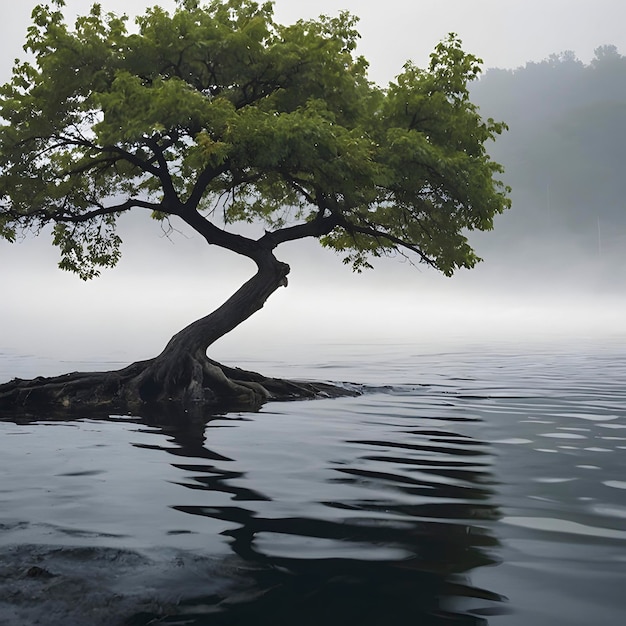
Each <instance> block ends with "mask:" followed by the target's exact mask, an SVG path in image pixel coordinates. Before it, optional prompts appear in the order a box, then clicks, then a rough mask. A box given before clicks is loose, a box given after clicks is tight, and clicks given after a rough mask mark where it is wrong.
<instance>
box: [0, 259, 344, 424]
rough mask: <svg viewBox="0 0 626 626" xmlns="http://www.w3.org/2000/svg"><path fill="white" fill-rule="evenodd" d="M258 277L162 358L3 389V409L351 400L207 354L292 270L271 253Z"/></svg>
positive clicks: (139, 410)
mask: <svg viewBox="0 0 626 626" xmlns="http://www.w3.org/2000/svg"><path fill="white" fill-rule="evenodd" d="M255 261H256V263H257V267H258V271H257V273H256V274H255V275H254V276H253V277H252V278H251V279H250V280H248V281H247V282H246V283H245V284H244V285H242V286H241V287H240V288H239V289H238V290H237V291H236V292H235V293H234V294H233V295H232V296H231V297H230V298H229V299H228V300H227V301H226V302H225V303H224V304H223V305H222V306H220V307H219V308H218V309H216V310H215V311H214V312H213V313H211V314H209V315H207V316H206V317H203V318H201V319H199V320H197V321H195V322H193V323H192V324H190V325H189V326H187V327H186V328H184V329H183V330H181V331H180V332H178V333H177V334H176V335H174V336H173V337H172V339H170V341H169V342H168V344H167V346H166V347H165V349H164V350H163V352H161V354H160V355H159V356H157V357H156V358H154V359H151V360H148V361H140V362H137V363H133V364H132V365H129V366H128V367H126V368H124V369H122V370H117V371H112V372H89V373H79V372H75V373H73V374H66V375H63V376H57V377H53V378H36V379H34V380H20V379H15V380H13V381H11V382H9V383H5V384H3V385H0V409H2V410H5V411H6V410H14V411H19V412H22V413H23V412H24V411H25V410H26V411H30V410H34V411H39V410H41V409H46V410H60V411H61V412H62V413H64V414H66V413H67V411H72V412H74V411H79V412H80V411H85V410H86V409H89V410H94V409H95V410H98V409H99V410H104V411H106V412H110V411H121V412H124V413H127V412H128V413H135V414H139V415H141V414H143V413H145V412H153V411H155V410H163V409H164V408H165V407H168V406H169V407H171V408H173V409H175V410H178V409H180V408H182V409H184V410H185V411H192V412H193V411H196V410H199V411H202V410H204V409H206V408H209V409H211V410H213V411H225V410H237V409H241V410H243V409H245V410H256V409H258V408H259V407H260V406H261V405H262V404H263V403H264V402H265V401H266V400H268V399H279V400H284V399H294V398H306V397H308V398H312V397H316V396H320V395H323V396H337V395H352V394H353V392H351V391H348V390H345V389H343V388H341V387H335V386H333V385H330V384H326V383H302V382H293V381H286V380H281V379H275V378H266V377H264V376H262V375H261V374H257V373H255V372H248V371H245V370H241V369H238V368H229V367H225V366H223V365H220V364H219V363H217V362H215V361H212V360H211V359H209V358H208V357H207V355H206V351H207V349H208V347H209V346H210V345H211V344H213V343H214V342H215V341H217V339H219V338H220V337H223V336H224V335H225V334H226V333H228V332H230V331H231V330H233V329H234V328H235V327H237V326H238V325H239V324H241V323H242V322H243V321H245V320H246V319H248V318H249V317H250V316H251V315H253V314H254V313H255V312H256V311H258V310H259V309H261V308H262V307H263V305H264V304H265V301H266V300H267V298H268V297H269V296H270V295H271V294H272V293H273V292H274V291H276V290H277V289H278V288H279V287H280V286H283V285H285V286H286V284H287V274H288V273H289V266H288V265H287V264H286V263H282V262H280V261H278V260H277V259H276V258H275V257H274V255H273V254H272V252H271V251H269V250H268V251H264V253H263V254H261V255H258V258H256V259H255Z"/></svg>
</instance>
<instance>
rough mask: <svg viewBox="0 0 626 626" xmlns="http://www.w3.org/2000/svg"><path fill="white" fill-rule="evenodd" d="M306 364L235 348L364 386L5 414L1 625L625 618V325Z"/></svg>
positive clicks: (281, 369)
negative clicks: (274, 398) (143, 409)
mask: <svg viewBox="0 0 626 626" xmlns="http://www.w3.org/2000/svg"><path fill="white" fill-rule="evenodd" d="M294 360H295V359H293V351H289V350H286V351H285V352H284V353H283V354H282V355H281V354H280V353H279V352H276V353H275V354H274V355H272V356H271V358H269V357H268V358H267V360H266V361H263V360H256V361H252V360H249V359H248V361H247V362H245V359H243V358H240V359H237V361H238V363H239V364H240V365H242V366H245V367H249V368H255V369H259V370H262V371H263V372H264V373H267V374H273V375H281V374H282V375H285V373H287V374H288V375H289V376H291V377H302V378H315V379H323V380H339V381H354V382H359V383H364V384H365V385H366V387H365V393H364V394H363V395H362V396H360V397H357V398H342V399H333V400H316V401H308V402H293V403H270V404H267V405H266V406H265V407H264V408H263V409H262V411H261V412H260V413H257V414H246V413H238V414H231V415H226V416H214V417H207V420H206V422H205V421H202V422H198V421H194V420H191V419H185V418H184V416H181V417H180V418H179V419H177V420H175V421H172V420H169V421H168V422H165V421H164V420H163V419H161V420H160V421H159V420H158V419H156V418H155V419H153V420H148V421H147V422H146V421H144V422H140V421H138V420H135V419H133V418H129V417H123V416H111V418H110V419H109V420H94V419H88V418H85V419H80V420H73V421H65V422H64V421H52V420H45V419H41V420H40V421H37V422H32V421H29V420H16V421H13V422H10V421H0V555H1V559H0V624H2V626H5V625H6V626H16V625H22V624H32V623H40V624H45V625H49V626H55V625H57V624H58V625H61V624H63V625H65V624H71V625H76V626H83V625H85V626H87V625H89V626H91V625H98V624H102V625H104V624H107V625H115V624H128V625H130V624H211V625H212V624H216V625H221V624H272V625H283V624H284V625H287V624H298V625H309V624H311V625H312V624H327V625H331V626H333V625H339V624H341V625H344V624H362V625H369V624H372V625H373V624H377V625H379V624H391V625H395V624H425V625H443V624H446V625H447V624H470V625H479V624H480V625H484V624H490V625H493V626H518V625H519V626H521V625H526V624H533V625H534V626H548V625H549V626H557V625H559V624H563V625H565V624H567V625H568V626H576V625H580V626H583V625H585V626H587V625H588V624H590V623H594V624H618V623H621V619H622V618H623V614H624V611H625V610H626V600H624V596H623V587H624V582H625V580H626V475H625V473H624V467H626V465H625V464H624V458H625V456H626V387H625V386H624V380H626V343H625V342H624V340H623V339H621V340H613V341H608V340H607V341H604V342H577V343H567V342H566V343H560V344H546V345H538V344H536V345H524V346H520V345H515V344H511V343H506V342H499V343H492V344H476V345H469V346H468V345H464V346H460V345H456V344H453V343H451V344H449V345H446V346H443V347H442V346H437V347H432V346H431V347H430V348H428V347H425V346H401V345H397V346H394V345H387V346H381V345H377V346H361V347H355V346H353V345H346V346H339V345H334V346H317V347H315V348H311V349H310V351H309V352H308V353H306V354H305V353H304V352H299V353H298V359H297V360H298V363H294ZM64 365H72V367H66V368H65V369H76V367H74V365H75V364H58V363H57V364H54V363H49V362H48V363H46V362H43V361H42V360H40V359H39V360H38V359H34V358H19V357H17V356H15V355H4V356H3V359H2V360H1V361H0V378H3V379H7V378H9V377H10V375H11V374H15V373H17V372H16V369H18V370H19V369H20V368H21V370H20V372H19V373H21V374H24V373H28V370H29V368H30V369H32V370H33V371H31V372H30V374H32V375H34V374H37V373H42V370H46V369H54V368H55V367H56V368H61V369H63V366H64ZM90 365H91V364H90ZM82 366H83V367H84V364H83V365H82ZM89 368H91V367H89ZM36 370H38V371H36Z"/></svg>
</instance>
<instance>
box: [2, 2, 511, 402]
mask: <svg viewBox="0 0 626 626" xmlns="http://www.w3.org/2000/svg"><path fill="white" fill-rule="evenodd" d="M356 23H357V20H356V18H355V17H353V16H351V15H349V14H348V13H345V12H344V13H340V14H339V15H338V16H336V17H324V16H322V17H320V18H318V19H316V20H308V21H305V20H302V21H298V22H296V23H295V24H291V25H281V24H277V23H276V22H275V21H274V19H273V10H272V4H271V3H269V2H268V3H264V4H259V3H257V2H253V1H252V0H222V1H220V0H213V1H212V2H209V3H208V4H206V5H204V4H200V3H199V2H196V1H194V0H180V1H179V2H178V6H177V8H176V10H175V11H174V12H172V13H168V12H166V11H165V10H163V9H161V8H159V7H154V8H151V9H148V10H147V11H146V12H145V14H144V15H142V16H141V17H139V18H138V19H137V21H136V25H135V26H134V27H133V28H130V27H129V25H128V20H127V18H126V17H124V16H117V15H114V14H112V13H106V12H104V11H103V10H102V8H101V6H100V5H99V4H94V5H93V7H92V9H91V11H90V13H89V14H88V15H85V16H82V17H79V18H78V19H77V20H76V22H75V24H74V26H73V27H70V26H68V24H67V23H66V21H65V19H64V17H63V1H62V0H56V2H53V3H52V4H51V5H39V6H37V7H36V8H35V10H34V12H33V24H32V26H31V27H30V28H29V30H28V36H27V40H26V45H25V49H26V50H27V51H28V52H29V53H31V56H32V61H27V62H22V63H17V64H16V65H15V67H14V71H13V77H12V80H11V81H10V82H9V83H8V84H6V85H4V86H3V87H2V88H0V117H1V118H2V120H4V122H3V123H2V124H1V125H0V234H1V235H2V236H3V237H4V238H5V239H7V240H9V241H13V240H14V239H15V238H16V237H17V236H18V234H20V233H23V232H25V231H34V232H39V231H40V230H41V229H42V227H44V226H45V225H47V224H52V225H53V226H54V230H53V241H54V244H55V245H57V246H58V247H59V249H60V252H61V261H60V266H61V267H62V268H63V269H66V270H71V271H74V272H77V273H78V274H79V275H80V276H81V277H82V278H85V279H86V278H91V277H93V276H95V275H97V273H98V272H99V269H100V268H101V267H107V266H113V265H115V263H116V262H117V261H118V259H119V257H120V243H121V241H120V238H119V236H118V235H117V233H116V219H117V218H118V217H119V216H120V215H121V214H123V213H124V212H127V211H131V210H136V209H144V210H147V211H149V212H151V214H152V215H153V216H154V217H155V218H156V219H160V220H163V219H168V220H169V219H180V220H182V221H183V222H185V223H186V224H187V225H188V226H190V227H191V228H193V229H195V230H196V231H197V232H198V233H200V234H201V235H202V236H203V237H204V238H205V239H206V241H207V242H208V243H209V244H214V245H217V246H221V247H223V248H226V249H229V250H231V251H233V252H235V253H238V254H242V255H245V256H247V257H249V258H250V259H252V260H253V261H254V262H255V263H256V264H257V266H258V268H259V271H258V273H257V275H256V276H255V277H254V278H253V279H251V280H250V281H249V282H248V283H246V285H244V286H243V287H242V288H241V289H240V290H239V291H238V292H237V293H236V294H235V295H234V296H233V297H232V298H231V299H230V300H229V301H228V302H227V303H225V305H223V306H222V307H220V309H218V310H217V311H216V312H214V313H213V314H211V315H209V316H207V317H206V318H203V319H202V320H198V321H197V322H195V323H194V324H192V325H191V326H189V327H188V328H187V329H184V330H183V331H181V332H180V333H178V335H176V336H175V337H174V338H173V339H172V340H171V341H170V343H169V344H168V346H167V347H166V349H165V351H164V352H163V353H162V354H161V355H160V357H157V359H156V362H157V365H158V367H157V366H156V365H154V364H152V365H151V366H150V367H151V369H150V372H149V373H148V374H146V373H145V372H143V373H142V374H141V375H138V378H137V376H136V377H135V382H134V383H133V385H132V386H133V390H134V391H133V393H134V392H135V391H136V390H137V389H138V388H139V389H140V391H139V395H140V396H141V397H142V398H144V397H145V396H146V395H151V394H152V395H154V394H155V393H156V392H155V389H157V388H161V387H163V386H165V387H167V384H166V383H168V384H169V383H171V385H170V387H172V386H175V385H178V386H180V385H183V387H184V393H185V394H187V397H191V398H193V399H198V398H200V396H203V394H204V395H206V387H207V385H206V378H207V377H208V378H211V380H213V382H215V380H216V379H215V375H214V370H212V369H211V367H212V366H211V367H209V366H208V365H207V363H206V361H205V359H206V348H207V347H208V346H209V345H210V344H211V343H212V342H213V341H214V340H215V339H216V338H218V337H219V336H221V335H223V334H224V333H225V332H228V331H229V330H231V329H232V328H234V327H235V326H236V325H237V324H239V323H240V322H241V321H243V320H244V319H246V318H247V317H249V316H250V315H251V314H252V313H254V311H256V310H258V309H259V308H260V307H261V306H262V305H263V302H264V301H265V299H266V298H267V297H268V296H269V295H270V294H271V293H272V292H273V291H274V290H275V289H276V288H277V287H278V286H280V285H283V284H286V274H287V273H288V271H289V268H288V266H287V265H285V264H284V263H280V262H279V261H278V260H277V259H276V258H275V257H274V254H273V251H274V250H275V248H276V247H277V246H278V245H280V244H281V243H284V242H287V241H293V240H297V239H301V238H305V237H315V238H318V239H320V241H321V243H322V244H323V245H325V246H327V247H330V248H332V249H334V250H336V251H338V252H340V253H341V254H342V255H343V257H344V260H345V262H347V263H351V264H352V265H353V267H354V268H355V269H357V270H360V269H361V268H363V267H368V266H369V263H370V260H371V259H372V257H378V256H381V255H384V254H387V253H389V252H392V251H399V252H401V253H403V254H409V255H412V256H415V257H416V258H417V260H419V261H421V262H425V263H428V264H430V265H432V266H434V267H435V268H437V269H439V270H440V271H442V272H443V273H445V274H447V275H450V274H452V273H453V272H454V270H455V269H457V268H459V267H472V266H473V265H474V264H475V263H476V262H477V261H478V258H477V256H476V255H475V254H474V252H473V250H472V249H471V247H470V246H469V245H468V242H467V239H466V234H467V232H468V231H470V230H473V229H479V230H488V229H490V228H491V227H492V224H493V221H492V220H493V217H494V215H495V214H497V213H500V212H501V211H503V210H504V209H505V208H506V207H507V206H508V199H507V189H506V188H505V186H504V185H503V184H502V183H500V182H499V181H498V175H499V173H500V172H501V168H500V166H499V165H498V164H497V163H495V162H493V161H492V160H491V159H490V157H489V155H488V153H487V151H486V143H487V142H488V141H489V140H491V139H494V138H495V136H496V135H498V134H499V133H500V132H502V130H503V129H504V125H503V124H501V123H497V122H494V121H493V120H491V119H487V120H483V119H482V118H481V116H480V114H479V112H478V110H477V107H476V106H474V105H473V104H472V103H471V102H470V99H469V94H468V84H469V83H470V81H472V80H474V79H475V78H476V77H477V76H478V75H479V72H480V61H479V59H477V58H476V57H474V56H472V55H471V54H466V53H465V52H464V51H463V50H462V48H461V43H460V41H459V40H458V38H457V37H456V36H454V35H450V36H449V37H448V39H446V40H445V41H443V42H442V43H440V44H439V45H438V46H437V47H436V48H435V50H434V52H433V53H432V55H431V57H430V64H429V66H428V67H427V68H426V69H420V68H418V67H416V66H415V65H413V64H412V63H407V64H406V65H405V67H404V69H403V71H402V73H401V74H400V75H399V76H398V77H397V78H396V79H395V80H394V81H393V82H391V83H390V84H389V85H388V86H386V87H380V86H377V85H375V84H373V83H372V82H370V81H369V80H368V77H367V62H366V61H365V59H364V58H362V57H361V56H358V54H357V53H356V44H357V40H358V33H357V31H356ZM241 222H262V223H263V224H264V226H265V229H266V230H265V232H264V234H263V235H262V236H260V237H259V238H256V239H255V238H252V237H250V236H244V235H243V234H236V232H235V230H234V227H235V225H236V223H241ZM190 355H191V356H190ZM190 358H192V359H194V363H195V365H189V364H187V366H185V367H183V366H181V362H183V361H185V360H187V361H188V360H189V359H190ZM187 361H185V362H187ZM165 362H167V366H166V367H165V366H163V364H164V363H165ZM198 364H200V365H198ZM155 368H156V369H157V370H158V371H156V373H155ZM198 368H200V369H202V370H203V371H204V372H205V382H204V383H203V382H202V381H200V382H198V379H197V376H196V374H197V371H198ZM164 371H167V373H164ZM181 371H184V372H187V374H188V379H187V380H186V382H184V383H181V382H180V380H181V377H182V378H184V376H182V374H180V372H181ZM172 372H174V373H175V374H173V373H172ZM194 372H195V373H194ZM135 373H136V372H135ZM174 379H175V380H174ZM137 380H139V383H138V382H137ZM168 381H169V382H168ZM148 390H149V393H148ZM116 393H117V392H116ZM163 393H167V394H169V396H168V397H171V396H172V395H176V393H174V392H173V391H172V390H171V389H170V390H169V391H166V392H163Z"/></svg>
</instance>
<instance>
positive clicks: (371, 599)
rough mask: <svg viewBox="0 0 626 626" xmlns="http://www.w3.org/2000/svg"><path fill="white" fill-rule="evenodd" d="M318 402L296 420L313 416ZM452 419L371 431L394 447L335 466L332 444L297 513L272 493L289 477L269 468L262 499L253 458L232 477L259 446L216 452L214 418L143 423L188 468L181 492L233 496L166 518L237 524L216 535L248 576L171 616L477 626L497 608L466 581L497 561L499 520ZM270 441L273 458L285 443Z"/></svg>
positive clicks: (355, 445)
mask: <svg viewBox="0 0 626 626" xmlns="http://www.w3.org/2000/svg"><path fill="white" fill-rule="evenodd" d="M314 405H315V403H310V404H309V405H308V406H307V408H306V409H305V410H306V411H308V412H309V413H311V414H312V415H313V414H314V413H315V409H314ZM381 408H382V407H381ZM337 409H339V407H337ZM264 418H266V416H265V415H259V416H258V417H254V418H253V419H252V420H250V419H249V418H233V419H229V420H228V423H227V426H228V427H229V429H230V430H229V432H231V433H232V432H233V429H245V428H246V425H247V424H249V423H254V422H255V421H256V422H262V421H263V419H264ZM456 421H458V418H454V419H452V418H451V419H449V420H446V419H443V420H442V419H441V418H439V423H440V424H441V427H438V426H435V427H433V425H432V420H431V422H430V423H429V425H428V426H424V428H419V427H418V428H415V421H413V422H412V425H411V429H410V430H407V429H406V427H404V428H400V429H398V428H397V425H398V423H397V422H394V424H393V425H394V428H391V429H386V430H385V429H384V428H383V429H379V432H386V433H388V434H390V436H389V437H385V438H372V439H369V438H367V439H344V440H343V441H341V444H342V446H343V447H342V450H343V452H342V458H341V459H338V458H333V454H335V453H336V447H333V448H332V450H331V448H329V455H328V458H325V459H320V462H322V463H323V465H324V476H325V477H324V481H323V482H324V484H323V485H319V484H317V485H313V484H312V483H311V484H310V485H307V483H306V482H302V484H301V488H302V490H304V491H305V493H304V494H303V493H300V494H298V497H297V498H294V499H295V500H300V501H301V500H302V498H303V497H304V498H309V500H310V503H309V504H310V506H308V505H307V506H305V507H303V509H304V510H303V511H302V514H299V513H300V510H299V509H298V506H297V504H294V503H293V502H290V497H291V495H290V494H289V492H288V490H286V489H283V488H281V487H280V485H281V482H282V481H283V480H285V479H289V478H290V477H289V476H285V475H284V474H283V473H282V471H283V470H284V468H282V469H281V467H280V466H277V468H276V472H275V474H274V475H273V477H272V480H273V481H274V482H273V483H272V482H271V481H270V482H267V479H266V481H265V482H264V483H263V485H265V486H266V487H267V485H270V486H271V488H270V489H267V488H266V489H263V488H259V484H260V482H262V481H257V480H255V471H254V467H251V465H252V464H251V463H250V462H248V464H247V465H248V469H245V470H241V469H239V468H240V467H242V466H246V463H245V458H246V455H247V454H248V452H247V450H248V448H250V447H254V446H256V445H263V442H253V443H251V442H250V441H249V440H246V439H245V438H244V437H243V436H242V437H241V441H240V443H241V447H240V448H239V450H238V456H239V457H241V458H237V459H235V458H233V457H234V456H235V455H234V454H232V453H233V449H232V446H231V447H230V448H228V455H227V454H226V453H224V451H223V450H222V446H221V445H220V441H221V438H220V434H219V430H218V429H219V428H220V427H224V426H225V423H224V420H223V419H221V418H217V419H214V420H210V421H209V422H208V423H207V422H205V421H204V420H198V419H193V418H192V417H189V416H187V417H186V418H185V419H184V420H182V421H181V418H180V416H176V417H175V419H172V418H171V417H170V418H168V419H164V418H163V416H161V417H160V418H159V419H158V420H155V419H152V422H153V425H158V426H159V427H160V428H162V429H163V430H164V431H165V432H167V433H168V434H169V435H170V437H171V441H170V444H173V445H170V446H168V447H167V448H164V449H166V450H167V452H168V453H169V454H171V455H173V456H174V457H176V458H175V460H173V461H172V464H173V465H174V466H175V467H177V468H180V469H183V470H185V471H186V472H187V474H186V475H187V477H188V478H187V479H186V480H185V481H184V482H182V483H181V484H182V485H184V487H186V488H189V489H194V490H205V491H207V492H219V493H221V494H230V498H231V501H232V505H228V506H214V505H213V504H212V498H211V495H210V493H208V494H207V497H206V505H193V506H190V505H173V508H175V509H177V510H179V511H182V512H184V513H187V514H191V515H195V516H205V517H208V518H212V519H214V520H221V521H226V522H228V523H230V524H232V527H230V528H229V529H228V530H226V531H224V532H223V533H222V534H223V535H224V536H225V537H227V540H228V541H229V543H230V546H231V548H232V550H233V552H234V553H235V554H236V555H237V557H239V558H240V559H241V560H242V561H243V563H244V564H245V565H244V568H245V571H246V574H247V576H249V579H250V585H249V586H248V587H247V588H246V589H244V590H242V592H241V593H238V594H235V595H233V596H230V597H228V598H220V597H215V596H212V595H209V596H207V597H204V598H191V599H188V600H186V601H184V602H183V603H181V605H180V611H181V616H180V618H181V619H182V615H183V614H184V619H185V620H186V621H184V623H185V624H248V623H249V624H252V623H254V624H273V625H283V624H284V625H287V624H290V625H291V624H298V625H308V624H311V625H312V624H316V625H317V624H329V625H335V624H337V625H338V624H342V625H343V624H361V625H368V624H372V625H373V624H377V625H379V624H408V623H414V624H428V625H440V624H452V623H454V624H468V625H474V624H476V625H477V624H485V623H486V619H487V618H486V616H488V615H490V614H496V613H499V612H502V611H504V608H505V607H504V606H503V605H502V600H503V598H502V597H501V596H499V595H497V594H495V593H492V592H490V591H488V590H484V589H478V588H476V587H474V586H473V585H472V582H471V571H472V570H474V569H475V568H478V567H482V566H487V565H493V564H496V563H497V551H498V541H497V539H496V538H495V536H494V535H493V533H492V532H491V531H490V529H489V524H490V522H492V521H494V520H497V519H498V518H499V511H498V507H497V506H496V505H495V504H494V503H493V497H492V488H491V485H493V483H494V479H493V476H492V474H491V463H490V454H491V453H490V450H489V446H488V444H486V443H484V442H482V441H478V440H476V439H474V438H473V437H472V436H469V435H467V434H463V433H462V432H460V428H457V427H456V426H457V424H456ZM465 421H466V422H468V421H471V420H465ZM418 423H419V421H418ZM352 426H354V425H352ZM322 429H323V425H320V431H321V430H322ZM353 432H359V429H358V427H357V428H354V430H353ZM368 434H371V432H370V433H368ZM238 441H239V440H238ZM274 445H275V446H276V450H277V454H278V453H279V452H280V449H281V446H288V445H289V442H288V441H284V442H281V441H274ZM227 447H228V446H227ZM344 452H345V454H344ZM302 454H304V455H306V454H307V453H306V451H304V452H302ZM185 459H187V460H188V462H187V463H186V462H185ZM242 459H243V461H244V462H242ZM199 461H201V462H199ZM235 466H236V467H237V469H234V468H235ZM264 469H265V470H267V468H264ZM311 480H315V479H311ZM274 487H275V489H274ZM308 489H310V493H309V491H308ZM273 491H276V492H278V493H279V494H282V495H279V496H275V495H272V493H271V492H273ZM320 494H323V495H322V497H321V498H320ZM337 494H340V495H342V496H343V497H337ZM222 501H223V500H222ZM156 617H157V616H152V619H154V618H156ZM167 619H168V620H172V619H175V618H174V617H173V616H170V617H169V618H167ZM134 623H138V622H134ZM146 623H147V622H146ZM151 623H152V622H151ZM156 623H183V622H176V621H167V620H166V621H158V622H156Z"/></svg>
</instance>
